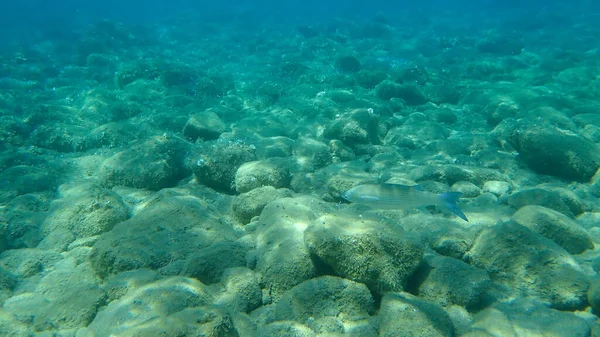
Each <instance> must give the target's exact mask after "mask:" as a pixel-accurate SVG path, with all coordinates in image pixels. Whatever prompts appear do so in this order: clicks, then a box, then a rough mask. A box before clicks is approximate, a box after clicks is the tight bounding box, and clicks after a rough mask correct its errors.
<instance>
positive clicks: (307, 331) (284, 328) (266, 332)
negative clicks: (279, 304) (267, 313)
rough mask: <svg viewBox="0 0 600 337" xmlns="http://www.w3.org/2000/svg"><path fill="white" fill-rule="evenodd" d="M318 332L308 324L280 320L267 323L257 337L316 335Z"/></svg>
mask: <svg viewBox="0 0 600 337" xmlns="http://www.w3.org/2000/svg"><path fill="white" fill-rule="evenodd" d="M316 336H317V334H316V333H315V332H314V331H313V330H312V329H311V328H309V327H308V326H306V325H303V324H300V323H297V322H294V321H279V322H273V323H270V324H267V325H265V326H264V327H262V328H261V329H260V331H259V332H258V334H257V337H316Z"/></svg>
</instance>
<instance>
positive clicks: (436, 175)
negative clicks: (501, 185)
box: [408, 165, 510, 186]
mask: <svg viewBox="0 0 600 337" xmlns="http://www.w3.org/2000/svg"><path fill="white" fill-rule="evenodd" d="M408 178H410V179H412V180H414V181H417V182H419V181H426V180H431V181H437V182H441V183H445V184H447V185H450V186H452V185H453V184H455V183H457V182H459V181H468V182H471V183H473V184H474V185H476V186H483V184H484V183H485V182H486V181H490V180H497V181H506V182H510V179H509V178H508V177H506V176H505V175H503V174H502V173H500V172H499V171H498V170H493V169H488V168H478V167H468V166H460V165H442V166H433V165H423V166H419V167H416V168H414V169H412V170H411V171H410V173H409V175H408Z"/></svg>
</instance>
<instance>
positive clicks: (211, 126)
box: [183, 110, 225, 141]
mask: <svg viewBox="0 0 600 337" xmlns="http://www.w3.org/2000/svg"><path fill="white" fill-rule="evenodd" d="M224 131H225V123H223V121H221V119H220V118H219V116H217V114H216V113H214V112H213V111H210V110H206V111H203V112H198V113H195V114H193V115H191V116H190V118H189V119H188V121H187V123H186V124H185V126H184V127H183V134H184V135H185V136H186V137H188V138H189V139H191V140H193V141H196V140H197V139H202V140H213V139H217V138H219V136H220V135H221V133H223V132H224Z"/></svg>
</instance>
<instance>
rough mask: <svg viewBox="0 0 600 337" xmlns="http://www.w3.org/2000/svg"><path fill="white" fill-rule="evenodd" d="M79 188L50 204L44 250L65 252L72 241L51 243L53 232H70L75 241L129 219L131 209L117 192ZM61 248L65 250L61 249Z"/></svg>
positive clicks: (102, 231)
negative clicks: (50, 249)
mask: <svg viewBox="0 0 600 337" xmlns="http://www.w3.org/2000/svg"><path fill="white" fill-rule="evenodd" d="M79 187H80V186H78V188H76V189H75V190H77V191H76V192H65V193H63V195H64V194H67V193H68V195H65V196H64V197H63V198H60V199H57V200H55V201H53V202H52V204H51V205H50V214H49V215H48V217H47V218H46V219H45V220H44V223H43V224H42V233H43V236H44V237H45V238H44V239H43V240H42V243H41V244H42V247H44V248H46V247H47V248H55V249H56V248H58V249H59V250H61V249H64V248H65V247H66V246H65V244H68V243H71V241H69V242H60V241H59V242H52V240H51V239H54V238H56V237H57V236H56V235H52V233H53V232H61V231H68V232H70V233H71V234H72V236H67V237H72V238H73V239H81V238H87V237H91V236H95V235H99V234H102V233H105V232H108V231H110V230H111V229H113V227H114V226H115V225H116V224H117V223H119V222H121V221H125V220H127V218H128V217H129V214H128V212H129V210H128V208H127V206H125V204H124V203H123V201H122V200H121V197H120V196H119V195H118V194H116V193H115V192H113V191H111V190H107V189H95V188H89V189H88V188H85V189H83V191H81V190H80V188H79ZM60 247H62V248H60Z"/></svg>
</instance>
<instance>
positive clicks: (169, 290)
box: [88, 277, 231, 336]
mask: <svg viewBox="0 0 600 337" xmlns="http://www.w3.org/2000/svg"><path fill="white" fill-rule="evenodd" d="M212 300H213V295H212V294H211V293H210V292H209V291H208V288H207V287H206V286H205V285H203V284H202V283H200V282H198V281H196V280H194V279H190V278H186V277H171V278H167V279H162V280H158V281H155V282H152V283H149V284H146V285H144V286H141V287H139V288H132V289H130V290H129V291H128V292H127V294H126V295H124V296H123V297H121V298H120V299H118V300H115V301H113V302H111V303H109V304H108V305H107V306H106V307H105V308H103V309H102V310H101V311H100V312H99V313H98V314H97V315H96V317H95V318H94V320H93V321H92V322H91V324H90V325H89V326H88V329H89V330H90V332H92V333H94V334H95V336H110V335H119V336H140V335H146V336H156V335H167V336H170V335H171V334H170V333H166V334H165V332H164V331H163V329H166V330H167V331H170V329H175V328H177V329H175V330H179V331H189V332H190V333H191V332H192V331H194V329H197V330H196V331H195V333H198V331H202V332H204V333H208V332H209V331H210V329H207V328H208V327H211V326H214V325H216V326H219V327H221V328H226V327H223V326H222V325H223V323H222V322H223V320H226V321H227V318H226V317H227V316H226V315H225V314H223V313H222V312H220V311H219V310H217V309H215V308H212V307H207V305H209V304H210V303H211V302H212ZM167 323H168V324H167ZM229 328H231V324H229ZM154 329H157V330H154ZM225 331H227V330H225ZM171 333H173V332H171ZM213 333H214V332H213ZM207 336H218V335H215V334H209V335H207Z"/></svg>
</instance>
